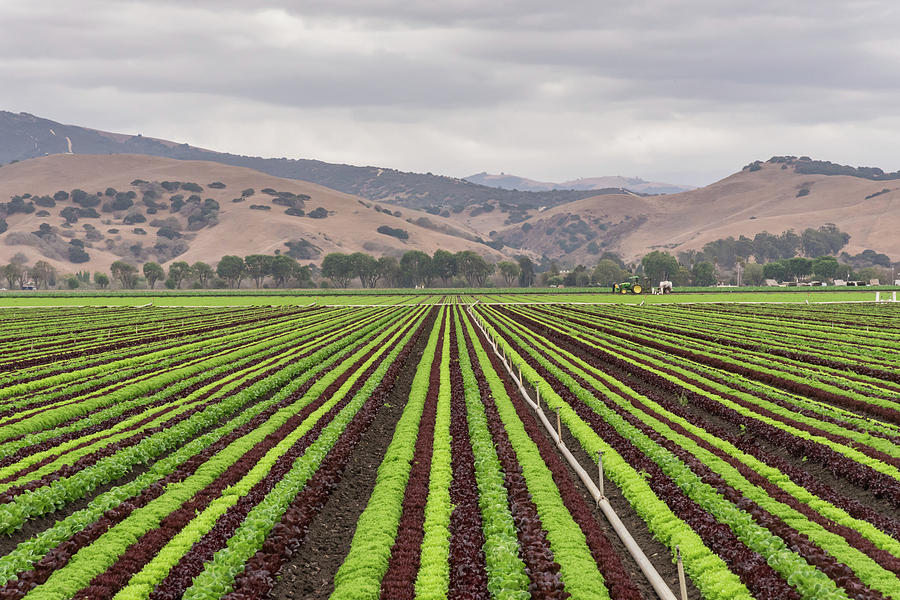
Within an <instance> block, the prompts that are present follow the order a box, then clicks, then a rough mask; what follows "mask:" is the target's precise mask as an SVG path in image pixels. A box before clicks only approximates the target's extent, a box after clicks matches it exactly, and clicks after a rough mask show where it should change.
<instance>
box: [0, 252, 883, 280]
mask: <svg viewBox="0 0 900 600" xmlns="http://www.w3.org/2000/svg"><path fill="white" fill-rule="evenodd" d="M842 256H843V255H842ZM878 256H880V255H878ZM684 258H685V255H684V254H681V255H679V258H676V257H674V256H672V255H671V254H669V253H668V252H663V251H659V250H655V251H653V252H650V253H648V254H646V255H644V256H643V257H642V258H641V260H640V261H637V262H635V263H631V264H628V265H626V264H625V263H624V262H623V261H622V259H621V258H620V257H619V256H618V255H616V254H614V253H611V252H606V253H604V254H603V255H602V256H601V258H600V260H599V262H598V263H597V264H596V265H594V266H593V267H592V268H589V267H586V266H584V265H578V266H576V267H574V268H572V269H568V270H564V269H562V268H561V267H560V266H559V265H558V264H557V262H556V261H553V260H550V261H543V262H540V263H535V262H534V261H532V260H531V259H530V258H528V257H527V256H519V257H517V258H516V260H504V261H499V262H497V263H492V262H489V261H487V260H486V259H485V258H484V257H482V256H481V255H479V254H478V253H476V252H473V251H471V250H465V251H462V252H456V253H453V252H449V251H447V250H437V251H435V252H434V253H433V254H431V255H429V254H427V253H425V252H422V251H421V250H410V251H408V252H406V253H404V254H403V255H401V256H400V257H395V256H382V257H380V258H376V257H374V256H372V255H370V254H366V253H364V252H354V253H351V254H344V253H339V252H334V253H331V254H328V255H326V256H325V257H324V259H323V261H322V265H321V267H318V266H316V265H314V264H308V265H301V264H300V263H299V262H298V261H297V260H296V259H294V258H293V257H291V256H288V255H286V254H276V255H266V254H251V255H248V256H244V257H240V256H234V255H226V256H223V257H222V258H221V259H220V260H219V261H218V262H217V263H215V265H211V264H208V263H206V262H203V261H197V262H194V263H193V264H190V263H188V262H187V261H175V262H172V263H170V264H169V265H168V266H167V267H164V266H163V265H160V264H159V263H156V262H145V263H143V264H142V265H136V264H132V263H130V262H127V261H124V260H117V261H115V262H114V263H113V264H112V265H111V267H110V270H109V273H104V272H96V273H94V275H93V285H94V286H95V287H97V288H100V289H106V288H107V287H109V286H110V285H112V284H115V285H117V286H118V287H121V288H123V289H134V288H137V287H147V288H149V289H156V288H157V287H164V288H166V289H173V290H175V289H185V288H193V289H221V288H240V287H241V286H242V285H245V286H247V287H255V288H267V287H275V288H312V287H323V288H325V287H336V288H349V287H357V286H358V287H362V288H370V289H371V288H376V287H385V288H403V287H407V288H415V287H435V286H443V287H454V288H459V287H486V286H492V285H496V284H500V285H503V286H505V287H515V286H518V287H531V286H538V287H548V286H552V287H562V286H565V287H588V286H598V287H604V288H608V287H612V285H613V284H615V283H619V282H622V281H626V280H627V278H628V277H630V276H632V275H638V276H640V277H642V278H644V280H645V281H648V282H649V283H651V285H657V284H658V283H659V282H660V281H663V280H668V281H672V282H673V283H674V285H675V286H677V287H683V286H701V287H702V286H712V285H716V284H718V283H741V284H743V285H754V286H756V285H764V284H765V282H766V280H767V279H774V280H776V281H779V282H780V281H796V280H803V279H806V278H809V277H815V278H817V279H819V280H822V281H826V280H833V279H845V280H864V281H868V280H870V279H880V280H882V281H883V282H887V281H888V280H889V273H888V272H887V271H884V270H882V269H880V268H878V267H874V266H866V267H862V268H860V267H857V266H854V265H852V264H847V262H841V261H839V260H838V258H836V257H834V256H819V257H816V258H806V257H793V258H782V259H778V260H774V261H770V262H767V263H762V264H760V263H756V262H749V261H743V260H742V261H740V262H738V263H736V264H735V265H734V267H733V268H731V269H724V268H723V267H722V265H721V264H717V263H713V262H710V261H707V260H700V261H697V262H694V263H686V262H684ZM679 259H681V260H679ZM26 262H27V258H26V257H25V256H24V255H23V254H21V253H19V254H17V255H16V256H15V257H13V260H12V261H11V262H10V263H9V264H8V265H6V266H3V267H0V277H2V278H3V279H5V281H6V283H7V287H9V288H19V287H24V286H26V285H27V284H33V285H35V287H37V288H52V287H60V288H69V289H77V288H79V287H82V286H88V285H91V275H90V273H88V272H87V271H79V272H78V273H76V274H74V275H68V276H65V277H63V278H58V276H57V272H56V269H54V268H53V266H52V265H50V264H49V263H48V262H47V261H43V260H41V261H37V262H36V263H35V264H34V265H33V266H31V267H29V266H27V265H26V264H25V263H26ZM888 266H890V263H888Z"/></svg>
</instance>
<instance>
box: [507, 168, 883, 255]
mask: <svg viewBox="0 0 900 600" xmlns="http://www.w3.org/2000/svg"><path fill="white" fill-rule="evenodd" d="M815 162H817V161H809V160H789V161H787V162H784V161H782V160H780V159H778V158H775V159H772V160H770V161H768V162H765V163H763V162H761V161H757V162H756V163H753V165H755V166H750V165H748V167H745V168H744V169H743V170H741V171H739V172H738V173H735V174H733V175H730V176H729V177H726V178H725V179H722V180H721V181H717V182H715V183H713V184H710V185H708V186H706V187H703V188H699V189H696V190H692V191H688V192H682V193H680V194H669V195H664V196H652V197H646V196H638V195H626V194H614V195H609V194H604V195H600V196H596V197H592V198H585V199H582V200H577V201H573V202H570V203H567V204H564V205H560V206H555V207H552V208H548V209H546V210H544V211H541V212H534V213H530V214H529V216H528V218H527V219H526V220H525V221H523V222H522V223H518V224H514V225H510V226H507V227H504V228H502V229H501V230H499V231H497V233H496V235H495V236H494V238H495V239H496V240H501V241H505V242H507V243H510V244H514V245H521V246H522V247H527V248H529V249H531V250H533V251H534V252H536V253H538V254H545V255H547V256H548V257H552V258H559V259H561V260H562V261H563V262H564V263H566V264H577V263H584V264H590V262H592V261H595V260H596V257H595V255H596V254H597V253H598V252H602V251H612V252H616V253H618V254H620V255H621V256H622V257H623V258H624V259H625V260H626V261H633V260H636V259H638V258H640V257H641V256H642V255H644V254H645V253H647V252H649V251H651V250H665V251H668V252H670V253H672V254H676V255H677V253H679V252H682V251H685V250H699V249H701V248H702V247H703V246H704V244H706V243H708V242H711V241H714V240H717V239H721V238H725V237H728V236H733V237H738V236H740V235H746V236H748V237H753V236H754V235H755V234H757V233H760V232H763V231H768V232H769V233H773V234H779V233H781V232H783V231H785V230H788V229H793V230H795V231H796V232H798V233H799V232H800V231H802V230H804V229H806V228H807V227H812V228H817V227H820V226H822V225H824V224H826V223H834V224H836V225H837V226H838V227H839V228H840V229H841V230H842V231H845V232H847V233H849V234H850V236H851V238H850V242H849V244H848V245H847V247H846V248H845V250H846V251H847V252H849V253H850V254H857V253H859V252H861V251H863V250H866V249H872V250H875V251H877V252H882V253H885V254H887V255H889V256H890V257H892V259H894V260H897V259H900V235H898V232H900V180H897V179H894V178H893V174H883V175H882V176H878V178H868V177H860V176H857V175H826V174H822V173H815V172H808V171H817V170H818V171H821V170H827V169H823V168H817V167H816V166H815V165H812V166H811V163H815ZM819 164H820V165H824V164H830V163H819ZM592 243H593V244H594V246H591V244H592ZM589 247H590V249H589ZM592 250H593V251H592Z"/></svg>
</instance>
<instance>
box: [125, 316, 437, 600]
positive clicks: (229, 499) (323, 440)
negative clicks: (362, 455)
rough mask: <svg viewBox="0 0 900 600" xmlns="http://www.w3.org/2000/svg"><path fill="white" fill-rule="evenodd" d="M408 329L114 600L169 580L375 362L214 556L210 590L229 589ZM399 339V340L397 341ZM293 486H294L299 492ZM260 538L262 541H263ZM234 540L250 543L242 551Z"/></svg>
mask: <svg viewBox="0 0 900 600" xmlns="http://www.w3.org/2000/svg"><path fill="white" fill-rule="evenodd" d="M423 316H424V313H422V312H421V311H419V315H418V317H417V318H416V322H417V323H418V322H420V321H421V319H422V318H423ZM409 324H410V323H409V321H405V322H403V323H401V324H399V326H397V327H395V328H393V329H392V330H391V331H389V332H386V334H385V335H382V336H379V337H378V338H376V340H374V343H373V345H370V346H369V347H368V348H369V349H371V348H372V347H374V348H377V350H376V352H375V353H374V354H373V355H372V356H371V357H369V358H368V359H367V360H366V361H365V362H364V363H363V364H362V365H360V367H359V368H358V369H357V370H356V372H355V373H354V374H353V375H352V376H351V377H350V378H349V379H348V380H347V381H346V382H345V383H344V384H343V385H342V386H341V387H340V389H338V390H337V391H336V392H335V393H334V395H333V396H332V397H331V398H330V399H329V400H328V402H326V403H325V404H323V405H322V406H321V407H320V408H318V409H317V410H316V411H314V412H313V413H312V414H310V416H309V417H308V418H307V419H306V420H304V422H303V423H302V424H301V425H300V426H299V427H298V428H297V429H296V430H294V431H293V432H291V434H290V435H289V436H288V437H287V438H285V439H284V440H282V441H281V442H279V444H278V445H277V446H276V447H275V448H273V449H272V450H270V451H269V452H268V453H267V454H266V456H265V457H264V458H263V459H262V460H260V462H259V463H257V464H256V465H255V466H254V467H253V469H251V471H250V472H249V473H247V475H246V476H245V477H244V478H243V479H241V481H240V482H238V483H236V484H235V485H233V486H231V487H229V488H228V489H226V490H224V491H223V492H222V496H221V497H219V498H217V499H216V500H214V501H213V502H212V503H211V504H210V505H209V507H208V508H207V509H206V510H204V511H203V512H202V513H201V514H199V515H198V516H197V517H196V518H195V519H194V520H192V521H191V522H190V523H189V524H188V525H187V526H186V527H185V528H184V529H183V530H182V531H181V532H179V533H178V534H177V535H176V536H175V537H174V538H173V539H172V540H171V541H170V542H169V543H168V544H167V545H166V546H165V547H164V548H162V550H160V552H159V553H158V554H157V555H156V556H155V557H154V558H153V559H152V560H151V561H150V562H149V563H148V564H147V565H146V566H145V567H144V568H143V569H142V570H141V571H139V572H138V573H136V574H135V575H134V576H133V577H132V578H131V580H130V581H129V583H128V585H127V586H126V587H123V588H122V589H121V590H120V591H119V593H118V594H116V596H115V598H116V600H124V599H126V598H127V599H132V600H137V599H139V598H147V597H148V596H149V594H150V592H151V591H152V590H153V588H155V587H156V586H157V585H158V584H159V582H160V581H162V580H163V579H164V578H165V577H166V576H167V575H168V574H169V571H170V570H171V569H172V567H174V566H175V565H176V564H177V563H178V561H180V560H181V558H182V557H183V556H184V554H185V553H186V552H188V551H189V550H190V549H191V547H192V546H193V545H194V543H195V542H197V541H198V540H200V538H201V537H202V536H203V535H205V534H206V533H207V532H208V531H209V530H210V529H212V527H213V526H214V525H215V523H216V521H217V520H218V519H219V518H220V517H221V516H222V515H223V514H224V513H225V511H226V510H228V508H229V507H231V506H232V505H234V504H235V503H237V501H238V500H239V499H240V498H241V497H242V496H244V495H246V494H247V493H248V492H249V491H250V489H251V488H252V487H253V486H254V485H256V484H257V483H258V482H259V481H260V480H261V479H262V478H263V477H265V475H266V474H267V473H268V472H269V470H270V469H271V468H272V466H273V465H274V464H275V462H276V461H277V460H278V458H279V457H280V456H281V455H282V454H284V452H286V451H287V450H288V449H289V448H290V447H291V446H292V445H293V444H294V443H295V442H296V441H297V440H298V439H299V438H300V437H301V436H302V435H304V434H306V432H307V431H309V430H310V429H311V428H312V427H313V426H314V425H315V423H316V422H318V421H319V419H321V418H322V416H324V415H325V414H327V413H328V412H329V411H330V410H331V409H332V407H333V406H334V405H335V404H337V403H338V402H340V401H341V400H342V399H343V398H344V397H345V396H346V395H347V393H348V392H349V391H350V388H351V387H353V385H354V383H355V382H356V380H357V379H358V378H359V377H360V376H361V375H362V374H363V373H365V371H366V369H368V368H369V367H370V366H371V365H372V364H374V363H375V362H379V361H380V362H379V365H378V367H377V368H376V369H375V371H373V373H372V374H371V376H370V377H369V378H368V380H367V381H366V382H365V384H364V385H363V386H362V387H361V388H360V390H359V391H358V392H357V393H356V394H355V395H354V397H353V399H352V400H351V402H349V403H348V404H347V405H346V406H345V407H344V408H343V409H342V410H341V412H340V413H339V414H338V415H337V416H336V417H335V418H334V420H333V421H332V422H331V423H329V424H328V425H327V426H326V427H325V428H324V429H323V430H322V432H321V434H320V435H319V437H318V438H317V440H316V441H315V442H313V444H311V445H310V447H309V448H308V449H307V451H306V452H305V453H304V455H302V456H300V457H298V458H297V459H296V460H295V461H294V464H293V466H292V469H291V472H289V473H288V474H287V475H286V476H285V478H284V479H283V480H282V482H280V483H279V484H276V486H275V487H274V488H273V490H272V491H271V492H270V493H269V494H268V495H267V497H266V498H265V499H264V500H263V501H262V502H261V503H260V505H259V506H262V505H266V506H268V507H269V508H270V509H271V510H263V509H259V511H258V513H257V514H256V515H254V512H253V511H251V512H250V514H248V516H247V520H245V522H244V523H243V524H242V525H241V526H240V527H239V528H238V530H237V531H236V532H235V535H234V536H233V538H232V540H229V545H228V546H226V548H225V549H223V550H221V551H219V552H218V553H217V554H216V556H215V557H214V559H213V561H212V562H211V563H210V567H209V568H210V570H211V571H214V572H215V573H216V575H217V576H216V577H215V580H214V583H215V586H214V587H215V588H216V590H218V588H219V586H226V587H228V586H229V585H230V584H229V582H231V581H233V579H234V575H236V574H237V573H238V572H239V571H240V570H242V569H243V564H244V563H245V562H246V561H247V559H248V558H250V556H252V554H253V553H255V552H256V551H257V550H258V549H259V547H260V546H261V542H259V543H256V542H257V541H258V540H260V535H259V533H260V532H261V531H264V533H265V535H268V533H269V531H270V530H271V528H272V527H273V526H274V525H275V523H276V522H277V520H278V519H280V518H281V515H282V514H283V513H284V511H285V510H286V509H287V506H288V504H289V503H290V501H291V500H293V498H294V497H296V495H297V494H298V493H299V492H300V491H301V489H302V486H304V485H305V484H306V481H307V480H308V479H309V477H311V476H312V474H313V473H314V472H315V470H316V469H317V468H318V467H319V464H320V463H321V461H322V459H324V457H325V455H326V454H327V453H328V451H329V450H330V449H331V448H332V447H333V445H334V443H335V442H336V441H337V438H338V437H339V435H340V433H342V432H343V430H344V428H345V427H346V425H347V423H349V422H350V420H351V419H352V418H353V417H354V415H356V413H357V412H358V410H359V408H360V407H361V406H362V405H363V403H364V402H365V401H366V400H367V399H368V398H369V396H370V395H371V393H372V391H373V390H374V389H375V387H376V386H377V385H378V384H379V383H380V382H381V380H382V379H383V377H384V373H385V372H386V371H387V369H388V368H389V367H390V365H391V364H392V363H393V362H394V360H395V359H396V357H397V355H398V354H400V352H401V351H402V349H403V347H404V346H406V344H407V343H408V342H409V339H410V338H411V337H412V335H413V334H414V333H415V327H416V325H413V327H412V329H410V330H408V331H407V332H406V334H405V335H404V334H403V330H404V329H405V328H406V326H407V325H409ZM401 336H402V340H400V339H399V338H401ZM391 348H393V350H392V351H391V352H387V351H388V350H389V349H391ZM385 355H386V356H385ZM360 356H362V355H360V354H357V355H356V356H355V357H354V358H355V359H358V358H359V357H360ZM339 369H340V368H339ZM329 384H330V383H329ZM316 387H319V388H320V389H319V390H318V392H317V393H316V394H315V396H318V395H320V394H321V391H322V390H324V389H325V388H323V387H320V386H318V385H317V386H316ZM312 392H313V390H312V389H311V390H310V393H312ZM315 396H313V397H315ZM295 471H296V472H298V473H302V477H297V475H295V474H294V472H295ZM285 480H288V481H292V482H294V483H293V485H289V484H288V483H284V481H285ZM297 484H299V487H298V485H297ZM272 507H277V509H272ZM276 514H277V519H274V518H273V517H275V515H276ZM244 531H246V532H252V535H250V536H249V537H248V535H247V534H246V533H244ZM265 535H264V536H262V539H263V540H264V539H265ZM234 540H243V541H248V540H252V541H251V542H250V543H245V544H243V545H242V544H241V543H238V542H237V541H234ZM234 548H240V551H236V550H234ZM247 552H250V554H247ZM226 565H227V566H226ZM223 567H224V568H227V569H228V570H229V573H230V578H229V579H228V581H225V580H223V579H222V578H221V573H222V568H223ZM192 587H194V588H195V589H194V591H193V592H191V594H192V595H199V596H200V597H203V596H204V593H202V592H201V590H202V589H203V587H204V586H203V576H202V574H201V575H200V576H198V578H196V580H195V583H194V584H193V586H192ZM207 591H209V590H207Z"/></svg>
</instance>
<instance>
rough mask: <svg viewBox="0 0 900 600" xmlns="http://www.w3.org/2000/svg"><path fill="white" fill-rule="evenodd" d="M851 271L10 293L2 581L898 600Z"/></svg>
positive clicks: (897, 439) (897, 400) (56, 592)
mask: <svg viewBox="0 0 900 600" xmlns="http://www.w3.org/2000/svg"><path fill="white" fill-rule="evenodd" d="M861 294H863V295H866V296H868V297H870V298H867V299H868V300H874V292H872V291H866V292H830V291H829V292H814V293H811V294H806V293H802V292H781V293H778V292H776V293H771V292H769V293H755V292H748V293H733V292H731V293H724V294H721V295H713V294H689V293H684V294H672V295H667V296H629V297H619V296H613V295H612V294H596V296H597V297H598V299H597V300H596V301H592V302H588V301H585V298H586V297H587V298H590V297H591V296H592V295H591V294H585V293H572V294H566V293H560V292H555V293H547V294H542V293H540V292H539V291H533V290H529V291H527V292H524V293H518V294H514V293H511V292H509V291H507V290H502V291H491V290H483V291H479V292H478V293H472V292H471V290H470V291H468V292H463V291H462V290H459V291H454V292H453V293H443V292H441V291H440V290H434V291H432V290H429V291H427V292H426V293H411V294H395V293H385V294H379V293H378V290H376V291H374V292H373V293H370V294H307V295H300V294H298V295H277V294H272V295H270V294H264V295H223V296H217V295H211V294H208V295H193V296H190V295H183V294H168V295H167V294H157V295H144V294H142V295H134V296H129V295H117V294H115V295H110V296H90V295H82V296H77V295H71V296H66V295H62V296H50V295H41V294H38V295H35V296H22V295H16V296H15V297H9V296H6V297H2V298H0V305H2V306H5V307H7V310H2V311H0V598H2V599H4V600H6V599H20V598H25V599H28V600H68V599H70V598H78V599H91V600H94V599H97V600H106V599H109V600H112V599H116V600H124V599H129V600H138V599H152V600H164V599H166V600H167V599H182V598H183V599H185V600H199V599H204V600H213V599H219V598H227V599H228V600H238V599H245V598H260V599H261V598H275V599H279V600H280V599H287V598H310V599H319V598H335V599H337V600H345V599H346V600H357V599H385V600H405V599H414V598H416V599H418V598H422V599H439V598H459V599H462V598H467V599H468V598H479V599H480V598H484V599H492V598H498V599H499V598H502V599H524V598H569V597H570V598H576V599H582V598H600V599H607V598H610V599H614V600H638V599H642V598H643V599H647V600H650V599H653V598H657V597H658V596H657V592H656V591H655V590H656V588H655V587H654V584H653V583H651V579H652V577H653V575H652V574H651V575H649V576H648V577H650V579H648V577H645V576H644V575H643V574H642V571H641V568H640V567H639V563H638V562H637V561H636V559H635V558H634V556H633V554H632V550H630V549H629V546H628V545H627V544H626V542H624V541H623V539H622V538H621V537H620V536H619V535H618V534H617V532H616V530H615V529H614V528H613V527H612V526H611V525H610V522H609V521H608V520H607V518H606V517H605V514H606V513H605V512H604V511H601V510H600V509H599V508H598V502H597V498H596V497H595V496H593V495H592V494H593V492H592V491H591V490H592V488H591V487H590V486H587V487H586V486H585V485H584V481H583V479H582V478H580V475H579V470H583V471H584V472H586V473H588V474H589V477H590V478H591V480H592V481H594V482H595V483H599V482H600V481H602V482H603V483H602V484H601V489H605V491H604V492H603V495H604V497H603V501H604V502H606V503H607V506H608V508H609V510H611V511H614V512H615V514H616V515H618V518H619V519H620V520H621V522H622V524H623V526H624V527H625V528H626V529H627V530H628V531H629V532H630V536H631V537H632V538H633V541H634V544H635V545H637V546H639V547H640V549H641V551H642V552H643V554H644V555H646V557H648V559H649V560H648V562H649V564H650V567H649V568H648V569H649V571H650V572H653V573H656V574H657V575H658V577H659V585H662V586H665V587H668V588H669V589H671V590H672V591H673V592H674V594H675V596H673V597H678V595H679V592H678V588H679V570H678V569H679V567H678V564H677V563H676V556H680V557H681V559H682V561H683V563H682V564H683V570H684V574H685V589H686V592H687V595H688V597H690V598H703V599H709V600H733V599H751V598H757V599H809V600H822V599H825V600H832V599H849V598H854V599H867V600H868V599H877V598H894V599H900V352H898V348H900V303H896V302H878V303H875V302H871V301H865V302H861V301H850V302H840V301H835V300H831V298H832V297H834V298H840V299H843V298H846V297H848V296H852V297H853V298H854V299H860V296H859V295H861ZM884 294H885V292H882V296H883V295H884ZM782 295H784V296H785V297H788V298H789V300H769V301H760V300H756V299H755V298H759V297H760V296H765V297H766V298H781V297H782ZM697 297H700V298H706V300H693V299H692V298H697ZM710 298H712V301H710ZM738 298H739V299H742V300H741V301H739V302H735V299H738ZM743 298H754V299H750V300H743ZM579 299H580V300H579ZM39 300H40V301H44V302H48V303H51V304H48V305H47V306H44V307H34V308H23V307H16V306H15V303H14V302H18V301H23V302H37V301H39ZM361 300H365V302H363V301H361ZM807 300H809V303H808V304H807ZM95 301H96V302H98V303H99V304H98V305H94V306H91V305H89V304H91V303H93V302H95ZM70 302H71V304H67V303H70ZM120 302H121V303H122V304H121V305H117V304H118V303H120ZM191 302H198V303H199V302H203V303H204V304H205V305H203V306H192V305H190V303H191ZM220 302H221V304H219V303H220ZM245 302H246V304H244V303H245ZM642 302H643V305H641V303H642ZM744 302H746V303H744ZM757 302H762V303H757ZM52 303H55V304H52ZM261 305H262V306H261ZM30 306H34V305H30ZM601 461H602V462H601ZM600 473H602V480H601V479H600Z"/></svg>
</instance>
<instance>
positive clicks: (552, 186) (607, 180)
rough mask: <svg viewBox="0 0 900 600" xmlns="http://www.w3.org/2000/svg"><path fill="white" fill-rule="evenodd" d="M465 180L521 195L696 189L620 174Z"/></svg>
mask: <svg viewBox="0 0 900 600" xmlns="http://www.w3.org/2000/svg"><path fill="white" fill-rule="evenodd" d="M465 180H466V181H470V182H472V183H477V184H479V185H486V186H490V187H496V188H501V189H505V190H519V191H523V192H547V191H551V190H576V191H585V190H600V189H610V188H619V189H624V190H628V191H630V192H636V193H638V194H650V195H653V194H678V193H680V192H687V191H690V190H693V189H696V188H693V187H691V186H685V185H675V184H673V183H659V182H653V181H645V180H643V179H641V178H640V177H622V176H621V175H610V176H604V177H584V178H579V179H572V180H570V181H563V182H562V183H555V182H552V181H536V180H534V179H528V178H527V177H519V176H517V175H508V174H506V173H500V174H499V175H496V174H493V173H487V172H482V173H476V174H475V175H469V176H468V177H466V178H465Z"/></svg>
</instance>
